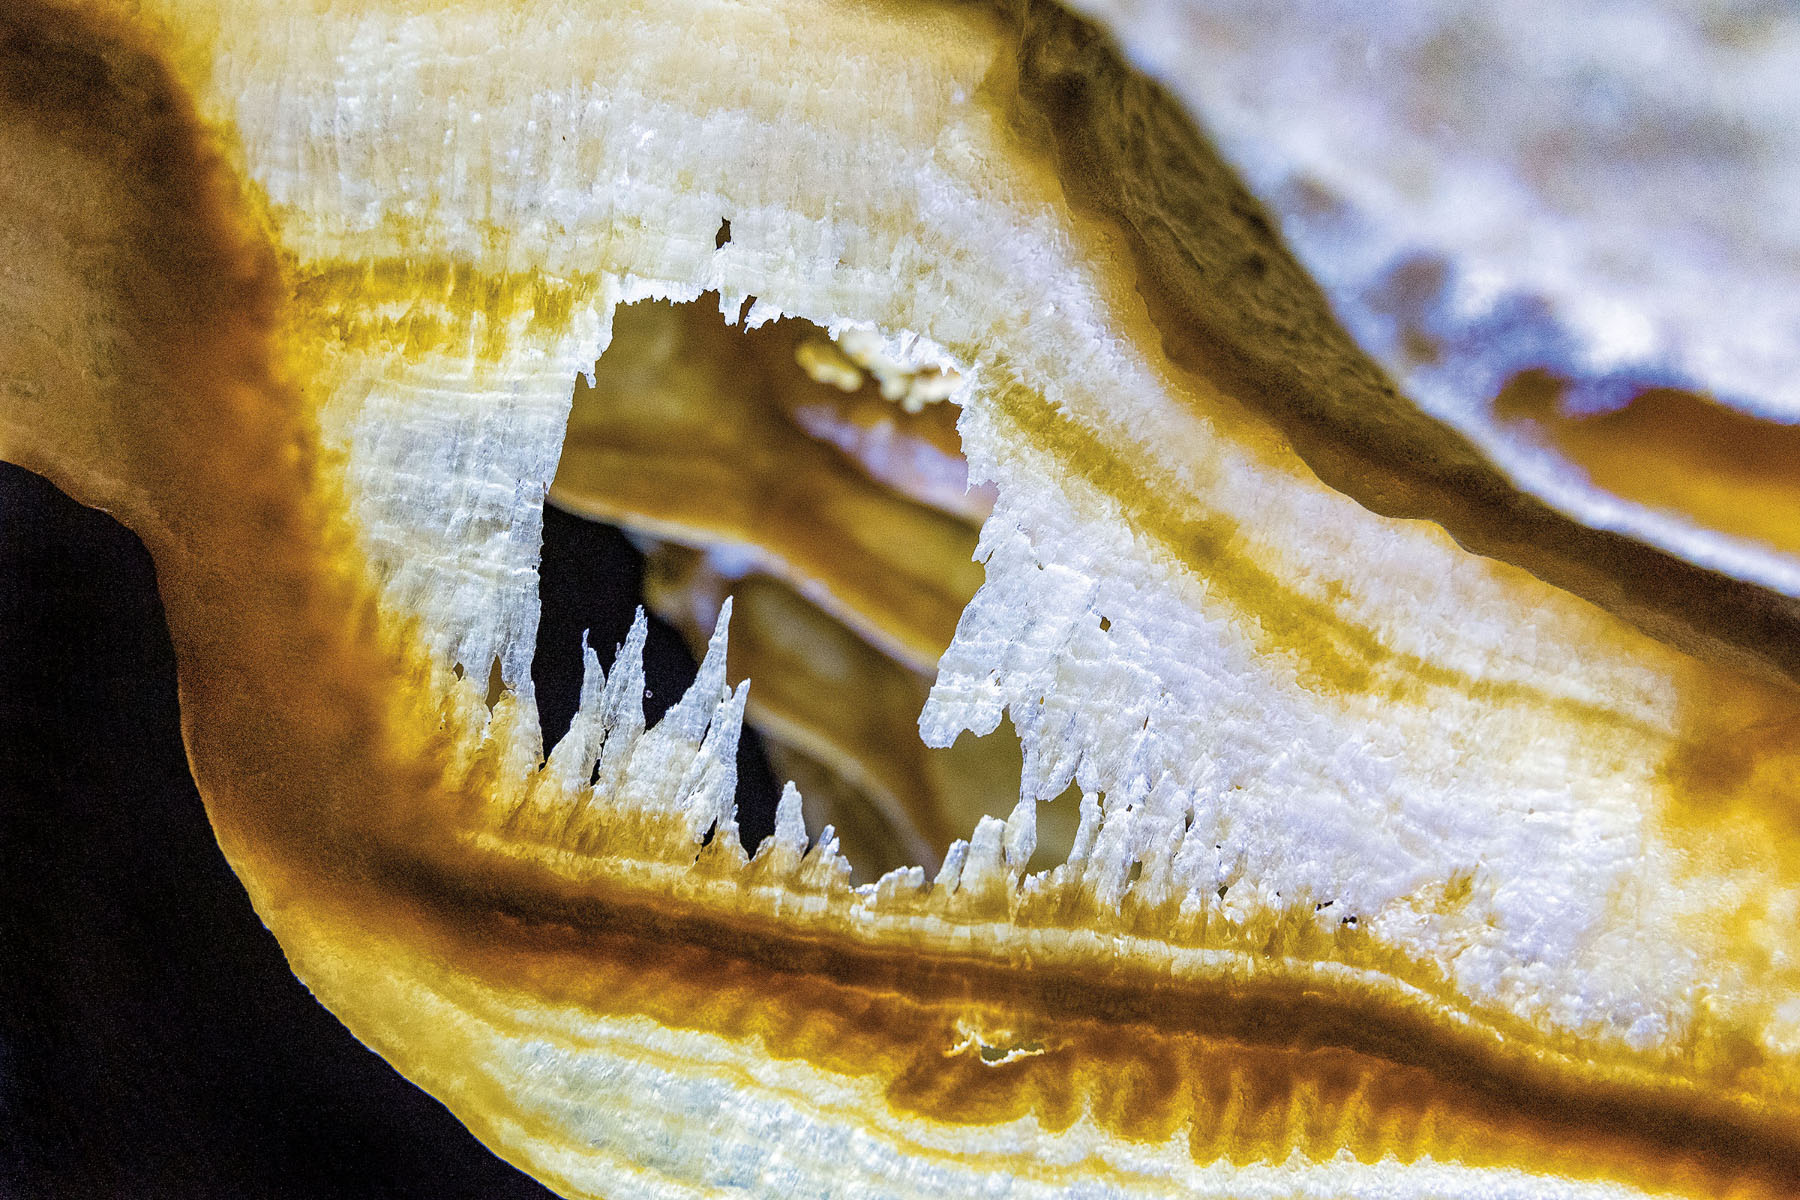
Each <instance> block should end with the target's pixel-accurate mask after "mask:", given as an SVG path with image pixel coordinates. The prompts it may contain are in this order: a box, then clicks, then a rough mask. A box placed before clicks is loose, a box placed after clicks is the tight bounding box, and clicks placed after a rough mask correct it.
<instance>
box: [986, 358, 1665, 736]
mask: <svg viewBox="0 0 1800 1200" xmlns="http://www.w3.org/2000/svg"><path fill="white" fill-rule="evenodd" d="M995 408H996V411H997V412H998V413H999V414H1000V416H1001V417H1002V418H1003V419H1004V420H1005V421H1006V422H1007V423H1008V424H1010V425H1011V426H1012V427H1013V428H1014V429H1015V430H1016V431H1017V434H1018V436H1019V437H1020V438H1021V439H1022V440H1025V441H1027V442H1028V443H1029V444H1030V445H1032V446H1033V447H1034V448H1035V449H1037V450H1039V451H1041V452H1044V453H1047V454H1049V455H1050V456H1051V457H1053V458H1054V459H1055V460H1056V463H1057V465H1058V467H1060V468H1061V469H1062V470H1063V471H1064V472H1065V473H1066V474H1067V475H1069V476H1071V477H1074V478H1079V479H1082V480H1085V481H1086V482H1087V483H1088V484H1090V485H1092V486H1093V487H1094V488H1096V489H1098V490H1099V491H1101V492H1103V493H1104V494H1106V495H1107V496H1109V497H1111V498H1112V499H1113V500H1114V501H1116V502H1117V503H1118V504H1119V505H1120V507H1121V508H1122V509H1123V510H1124V513H1125V515H1126V517H1127V519H1128V520H1129V522H1130V524H1131V527H1132V529H1133V530H1134V531H1135V532H1138V533H1142V534H1144V535H1146V536H1148V537H1150V538H1152V539H1154V540H1155V541H1156V543H1157V544H1158V545H1159V546H1161V547H1162V548H1163V550H1164V551H1166V552H1167V554H1168V555H1169V557H1170V558H1172V559H1173V560H1175V561H1176V562H1178V563H1179V564H1180V565H1181V566H1182V567H1184V568H1185V569H1186V570H1187V571H1188V572H1189V573H1191V574H1193V575H1194V576H1196V577H1198V578H1201V579H1204V580H1205V581H1206V583H1207V587H1208V589H1209V593H1210V594H1211V595H1214V596H1217V597H1219V598H1221V599H1223V600H1224V601H1225V602H1226V603H1228V604H1230V605H1231V606H1232V607H1234V608H1235V609H1237V611H1238V612H1239V613H1241V614H1243V615H1244V616H1246V617H1254V618H1255V620H1254V621H1244V622H1240V628H1243V629H1244V630H1246V632H1247V633H1248V634H1249V635H1250V636H1252V637H1255V638H1257V639H1259V641H1260V642H1261V649H1263V650H1264V651H1265V652H1266V653H1271V654H1282V655H1286V656H1288V657H1289V658H1290V659H1291V660H1292V661H1293V662H1295V663H1296V664H1297V665H1298V666H1299V667H1300V671H1301V678H1302V680H1303V681H1305V682H1307V683H1308V684H1309V685H1310V686H1311V687H1312V688H1313V689H1314V690H1315V691H1317V692H1319V693H1321V694H1324V695H1330V694H1332V693H1333V692H1340V693H1341V692H1373V691H1376V690H1381V691H1383V693H1384V695H1385V696H1386V697H1387V698H1388V699H1390V700H1394V701H1409V702H1414V703H1418V702H1420V701H1422V700H1423V699H1424V694H1423V693H1424V689H1426V688H1431V687H1440V688H1450V689H1454V690H1456V691H1458V692H1461V693H1463V694H1464V695H1467V696H1470V697H1473V698H1475V699H1478V700H1483V701H1487V702H1490V703H1493V704H1522V705H1529V706H1531V707H1534V708H1541V709H1545V710H1547V711H1549V712H1551V713H1554V714H1556V716H1558V717H1559V718H1561V719H1563V720H1565V721H1570V722H1578V723H1580V724H1584V725H1599V726H1603V727H1607V728H1612V729H1620V730H1629V731H1631V732H1634V733H1637V734H1641V735H1643V736H1645V737H1649V738H1655V739H1659V740H1660V739H1661V738H1662V737H1663V736H1664V735H1663V733H1662V732H1661V731H1660V730H1656V729H1653V728H1651V727H1650V726H1648V725H1646V724H1644V723H1643V722H1640V721H1636V720H1633V719H1632V718H1630V717H1628V716H1626V715H1625V714H1623V713H1621V712H1618V711H1617V710H1615V709H1611V708H1607V707H1605V706H1603V705H1598V704H1590V703H1587V702H1585V701H1581V700H1576V699H1574V698H1572V697H1569V696H1560V695H1557V694H1556V693H1554V692H1550V691H1547V690H1545V689H1543V688H1541V687H1537V686H1534V685H1532V684H1529V683H1524V682H1520V681H1517V680H1503V679H1478V678H1476V677H1474V676H1472V675H1469V674H1467V673H1466V672H1461V671H1456V670H1453V669H1451V668H1449V667H1446V666H1444V665H1443V664H1441V663H1437V662H1433V661H1431V660H1430V659H1426V658H1421V657H1420V656H1418V655H1416V654H1409V653H1406V652H1404V651H1400V650H1395V649H1393V648H1392V647H1390V646H1387V645H1385V644H1384V643H1382V641H1381V640H1380V639H1379V638H1377V637H1376V636H1375V635H1374V634H1373V633H1371V632H1369V631H1368V630H1367V629H1365V628H1363V627H1362V626H1360V625H1358V624H1356V623H1355V622H1354V621H1351V620H1349V619H1348V618H1346V617H1344V616H1343V615H1342V614H1341V613H1339V612H1338V611H1337V610H1335V609H1333V608H1332V607H1331V606H1330V605H1329V604H1327V603H1325V602H1323V601H1321V600H1316V599H1313V598H1312V597H1310V596H1306V595H1304V594H1302V593H1301V592H1299V591H1297V590H1295V589H1294V588H1292V587H1289V586H1288V585H1286V584H1284V583H1283V582H1282V581H1281V580H1280V579H1279V578H1278V577H1277V576H1276V575H1275V574H1274V573H1273V572H1271V571H1267V570H1264V569H1263V568H1262V567H1260V566H1258V565H1257V564H1256V563H1255V562H1254V561H1253V560H1252V558H1251V557H1250V556H1249V555H1248V554H1245V553H1243V552H1242V551H1241V550H1240V549H1239V548H1238V546H1239V538H1238V525H1237V523H1236V522H1235V521H1233V520H1232V519H1231V518H1229V517H1226V516H1223V515H1220V514H1218V513H1206V514H1196V513H1191V512H1184V511H1182V510H1181V509H1180V508H1179V507H1177V505H1176V504H1175V503H1173V502H1172V501H1171V500H1170V499H1169V498H1168V497H1169V492H1168V490H1167V489H1166V488H1158V487H1154V486H1152V485H1151V484H1150V483H1149V481H1147V480H1146V479H1145V478H1144V477H1143V475H1142V474H1141V473H1140V472H1138V471H1137V470H1136V469H1135V468H1133V467H1132V466H1131V465H1130V464H1129V463H1128V462H1127V461H1126V460H1125V458H1124V457H1123V456H1122V455H1121V454H1120V453H1119V452H1118V451H1117V450H1116V449H1114V448H1113V447H1112V446H1109V445H1108V444H1107V443H1106V442H1105V441H1103V440H1102V439H1101V438H1100V437H1099V436H1098V435H1096V434H1095V433H1094V432H1092V431H1091V430H1089V429H1086V428H1085V427H1083V426H1082V425H1081V424H1079V423H1078V422H1076V421H1075V420H1073V419H1072V418H1070V417H1068V416H1066V415H1064V414H1063V413H1061V412H1059V411H1057V409H1055V408H1054V407H1053V406H1052V405H1051V404H1050V403H1049V402H1048V401H1046V400H1045V399H1044V398H1043V396H1042V395H1041V394H1039V393H1037V392H1034V391H1032V390H1030V389H1028V388H1025V387H1020V386H1014V387H1012V388H1009V389H1007V390H1006V391H1004V392H1003V393H1002V394H1001V395H1000V396H999V397H998V399H997V400H996V403H995Z"/></svg>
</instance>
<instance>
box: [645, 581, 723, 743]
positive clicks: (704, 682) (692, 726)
mask: <svg viewBox="0 0 1800 1200" xmlns="http://www.w3.org/2000/svg"><path fill="white" fill-rule="evenodd" d="M730 628H731V597H730V596H727V597H725V603H724V604H723V605H721V606H720V607H719V620H718V623H717V624H715V625H714V626H713V633H712V637H711V638H709V639H708V640H707V643H706V655H705V657H704V658H702V659H701V660H700V671H699V673H698V674H697V675H695V676H694V684H693V686H692V687H690V688H688V690H687V691H686V692H685V693H683V695H682V697H681V699H680V700H678V701H676V702H675V704H674V706H673V707H671V708H670V709H669V711H668V712H667V713H665V714H663V719H662V721H661V722H660V724H659V728H666V729H667V730H668V732H670V733H672V734H675V735H677V736H679V737H682V738H684V739H685V740H687V741H688V742H691V743H694V744H698V743H699V741H700V739H701V738H702V737H704V736H705V735H706V727H707V725H708V724H709V723H710V722H711V721H712V716H713V710H714V709H716V708H717V707H718V705H719V701H720V700H721V699H723V698H724V697H725V696H726V695H727V692H726V690H725V654H726V642H727V639H728V636H729V632H730Z"/></svg>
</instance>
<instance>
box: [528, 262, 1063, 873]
mask: <svg viewBox="0 0 1800 1200" xmlns="http://www.w3.org/2000/svg"><path fill="white" fill-rule="evenodd" d="M722 307H724V308H728V309H731V310H733V311H734V314H735V315H738V316H740V317H742V315H743V314H745V313H747V312H748V311H749V309H748V308H747V307H745V306H743V305H736V304H729V303H728V304H725V305H723V306H722V305H721V301H720V299H719V297H718V296H716V295H713V294H707V295H705V296H702V297H701V298H700V299H698V300H696V301H694V302H692V303H687V304H671V303H667V302H660V301H656V302H645V303H639V304H633V305H629V306H626V307H623V308H621V309H619V310H618V311H617V312H616V313H615V315H614V320H613V341H612V343H611V345H610V346H609V348H608V350H607V351H606V353H605V354H604V355H603V356H602V357H601V358H600V360H599V361H598V362H597V363H596V364H595V368H594V376H593V383H592V384H590V383H589V382H588V380H587V378H586V377H585V376H582V377H578V378H577V379H576V382H575V397H574V405H573V411H572V413H571V416H570V420H569V428H568V433H567V436H566V437H565V439H564V444H563V453H562V460H561V463H560V465H559V468H558V471H557V476H556V480H555V483H554V484H553V486H552V489H551V501H552V510H553V511H554V510H555V509H556V508H558V507H560V508H561V509H562V510H564V511H565V512H568V513H574V514H579V515H580V516H584V517H587V518H589V519H590V520H591V521H594V522H601V523H605V524H608V525H611V526H614V527H616V528H617V529H618V530H619V531H622V533H621V534H618V535H613V536H615V537H618V538H619V539H620V540H619V543H618V544H620V545H624V544H626V543H627V541H628V543H629V545H630V546H631V547H632V548H633V549H635V550H637V551H638V552H640V553H642V554H643V556H644V558H643V563H642V567H641V579H640V581H639V584H638V586H637V588H636V589H634V595H633V597H632V600H633V602H635V599H636V595H637V594H641V595H642V597H643V600H644V603H645V604H646V607H647V608H648V609H649V610H650V611H651V612H653V613H654V614H656V615H657V616H658V617H660V618H662V619H663V620H665V621H666V622H668V624H669V626H671V627H672V628H674V629H675V630H678V631H680V633H681V634H682V635H683V636H684V637H685V638H686V640H687V643H688V646H689V648H690V650H692V651H693V652H694V653H696V654H697V653H699V652H700V650H701V649H702V648H703V647H704V644H705V641H706V638H707V636H708V635H709V634H710V633H711V631H712V629H713V625H714V622H715V621H716V619H717V616H718V612H719V609H720V607H721V606H722V605H723V603H724V601H725V599H726V597H727V596H730V597H732V602H733V617H732V623H731V635H730V652H729V658H728V660H727V676H728V679H729V681H730V682H731V683H733V684H736V683H737V682H738V681H739V680H741V679H744V678H746V677H748V678H750V679H751V680H752V684H751V688H750V693H749V708H748V714H747V715H748V718H749V723H750V725H751V726H752V728H754V729H755V730H757V731H758V732H759V733H761V735H762V738H763V742H764V744H765V745H766V747H767V749H768V753H769V757H770V759H771V761H772V763H773V765H774V767H775V769H776V773H777V774H778V775H781V776H784V777H789V778H792V779H794V781H795V782H796V784H798V785H799V787H800V791H801V794H802V796H803V797H804V798H805V801H806V805H805V811H806V816H807V823H808V827H809V832H810V833H812V834H813V835H814V836H817V835H818V834H819V833H820V831H821V830H822V828H823V827H824V826H825V825H827V824H829V825H832V826H834V827H835V829H836V830H837V833H838V836H839V838H840V843H841V851H842V853H843V854H844V855H845V857H846V858H847V859H848V860H849V861H850V864H851V868H852V874H853V877H855V878H858V879H861V880H871V879H874V878H876V877H878V876H879V875H880V874H882V873H883V872H885V871H886V870H889V869H891V868H893V867H897V866H904V865H915V864H916V865H920V866H924V867H926V868H927V869H928V870H936V869H937V867H938V866H939V865H940V863H941V861H942V858H943V855H944V853H945V851H946V850H947V849H948V847H949V845H950V843H951V842H952V841H953V840H955V839H956V838H960V837H967V836H968V835H969V833H970V831H971V830H972V829H973V828H974V825H975V822H976V821H977V820H978V819H979V818H980V817H981V816H983V815H992V816H997V817H1002V818H1004V817H1005V816H1006V815H1007V814H1008V813H1010V812H1011V811H1012V809H1013V807H1014V805H1015V804H1016V803H1017V801H1018V795H1019V781H1020V774H1021V765H1022V764H1021V756H1020V750H1019V742H1018V738H1017V736H1016V735H1015V734H1014V733H1013V731H1012V729H1011V726H1010V725H1006V726H1005V727H1004V728H1003V729H1000V730H997V731H996V732H995V733H994V734H991V735H989V736H987V737H984V738H976V737H973V736H972V735H971V736H965V737H963V738H961V739H959V740H958V742H957V743H956V744H955V745H954V746H952V747H950V748H948V749H944V750H933V749H928V748H927V747H926V746H925V745H924V743H923V741H922V740H921V739H920V736H919V732H918V719H919V713H920V711H921V709H922V708H923V707H924V703H925V698H926V695H927V693H928V691H929V688H930V683H931V679H932V677H933V676H934V674H935V671H936V663H937V659H938V657H939V656H940V655H941V654H942V653H943V651H944V649H945V648H946V647H947V646H948V645H949V642H950V639H951V636H952V634H953V633H954V632H955V628H956V623H957V620H958V618H959V617H960V616H961V613H962V610H963V608H964V607H965V606H966V605H967V604H968V602H969V600H970V599H971V598H972V597H973V595H974V593H975V589H976V588H977V587H978V586H979V585H980V583H981V582H982V568H981V566H980V565H979V564H978V563H976V562H975V561H974V555H975V548H976V541H977V537H978V534H979V529H980V522H981V521H982V519H984V518H985V517H986V515H987V514H988V513H989V512H990V511H991V509H992V505H993V498H992V494H991V492H990V491H989V490H987V489H985V488H982V487H974V488H971V487H970V486H969V485H968V474H967V465H966V463H965V462H964V460H963V457H962V448H961V439H960V436H959V435H958V433H957V430H956V418H957V415H958V412H959V410H958V409H957V407H956V405H955V401H954V397H955V395H956V392H957V389H958V388H959V386H960V385H961V382H962V381H961V378H960V376H959V375H958V374H957V373H956V371H955V369H954V368H953V367H952V366H951V365H950V364H948V363H947V362H943V361H931V360H930V358H929V355H918V356H915V357H914V358H912V359H911V360H907V359H905V358H904V357H903V353H902V352H900V351H897V350H896V349H895V346H894V344H893V343H890V342H887V341H884V340H883V339H882V338H881V337H879V336H878V335H876V334H874V333H873V332H869V331H865V330H860V329H856V328H850V329H845V330H840V331H839V332H838V334H837V336H836V337H835V338H834V337H832V336H829V335H828V334H827V332H826V331H825V330H823V329H821V328H819V327H818V326H816V325H813V324H811V323H809V322H806V321H800V320H794V319H789V318H783V319H779V320H775V321H772V322H766V323H762V324H758V325H756V326H754V327H745V326H744V325H742V324H741V323H739V324H735V325H734V324H728V323H727V320H726V318H724V317H722V316H721V315H720V313H721V308H722ZM909 344H913V345H916V343H909ZM555 523H556V524H557V525H559V526H560V525H561V524H562V520H561V517H560V514H559V515H558V519H557V521H556V522H555ZM546 529H547V533H546V539H547V542H548V539H549V536H550V533H549V530H550V529H551V524H550V523H549V520H548V519H547V525H546ZM548 559H549V551H548V549H547V557H546V567H545V570H546V573H547V574H549V573H550V572H551V571H552V570H553V569H561V568H553V567H552V565H551V564H550V562H549V560H548ZM546 586H548V584H547V585H546ZM547 603H548V602H547ZM628 620H629V609H626V610H625V615H624V616H622V617H620V618H617V619H616V621H615V624H616V625H617V629H618V631H619V632H618V633H617V635H616V636H615V635H612V634H609V635H608V638H610V639H611V640H608V638H603V637H601V636H600V634H599V633H598V632H596V633H595V634H594V635H593V636H592V637H591V638H590V641H591V642H592V644H593V645H594V647H595V649H596V651H598V652H601V653H602V655H603V656H604V653H605V651H606V650H609V649H610V648H611V646H612V645H613V643H614V641H616V640H617V637H619V636H623V632H622V631H623V630H624V628H625V623H626V622H628ZM546 623H548V622H546ZM578 637H579V631H575V634H574V638H576V639H578ZM552 644H555V643H552ZM571 644H574V642H573V641H571ZM556 653H557V654H558V655H560V654H561V651H560V650H558V651H556ZM568 657H569V660H570V662H569V664H568V665H566V666H563V667H559V670H565V671H567V672H568V673H569V675H570V679H571V680H576V679H577V677H578V675H579V668H578V666H576V665H574V663H575V659H576V657H577V656H575V655H573V654H571V655H569V656H568ZM541 686H542V684H541V682H540V687H541ZM576 686H578V682H572V683H570V684H568V685H567V687H568V688H570V689H572V688H574V687H576ZM651 690H652V691H659V690H661V689H659V688H658V687H657V685H656V684H654V683H653V684H652V685H651ZM564 694H565V696H572V695H573V691H572V690H567V691H565V693H564ZM667 695H668V697H669V698H670V699H673V697H674V696H676V695H679V691H678V690H674V691H670V692H668V693H667ZM570 708H572V704H571V705H570ZM651 715H652V716H653V717H654V715H655V713H654V712H652V713H651ZM567 720H568V718H567V715H566V711H565V710H562V709H559V710H558V711H557V714H556V722H557V723H555V724H553V720H552V717H551V715H550V714H549V713H548V712H547V713H546V715H545V718H544V726H545V735H546V743H547V744H553V740H554V736H555V734H556V733H557V732H559V731H560V729H561V728H564V727H566V724H567ZM745 778H746V776H743V775H741V776H740V779H741V780H743V779H745ZM740 804H741V805H743V804H746V800H745V798H744V797H742V796H741V797H740ZM746 806H747V805H746ZM771 811H772V810H771ZM1078 818H1079V813H1078V799H1077V798H1076V797H1075V795H1074V792H1073V789H1071V794H1070V795H1069V796H1068V797H1064V798H1059V799H1058V800H1057V801H1053V802H1051V803H1050V804H1049V805H1047V806H1040V812H1039V818H1038V821H1039V835H1038V843H1037V845H1038V849H1037V851H1036V853H1035V854H1034V856H1033V859H1032V862H1031V864H1030V866H1031V869H1043V868H1045V867H1048V866H1052V865H1055V864H1056V863H1058V862H1061V861H1062V860H1063V858H1064V857H1065V856H1066V854H1067V851H1068V849H1069V847H1070V845H1071V844H1072V843H1073V841H1074V834H1075V828H1076V825H1077V823H1078ZM740 823H741V825H742V827H743V832H744V835H745V839H746V843H747V844H754V839H755V836H756V835H755V834H754V833H753V832H752V830H753V826H752V825H751V824H750V823H749V822H746V821H744V819H743V817H742V816H740Z"/></svg>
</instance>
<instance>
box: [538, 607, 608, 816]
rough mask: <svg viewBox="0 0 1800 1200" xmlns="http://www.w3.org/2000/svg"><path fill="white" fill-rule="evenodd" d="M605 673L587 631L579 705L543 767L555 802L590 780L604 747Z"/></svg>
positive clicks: (583, 636) (585, 632)
mask: <svg viewBox="0 0 1800 1200" xmlns="http://www.w3.org/2000/svg"><path fill="white" fill-rule="evenodd" d="M605 688H606V672H605V671H604V670H603V669H602V668H601V666H600V656H599V655H597V654H595V653H594V651H593V648H592V647H590V646H589V645H588V635H587V631H585V630H583V631H582V634H581V702H580V704H578V705H577V706H576V709H575V716H574V717H573V718H572V719H571V720H570V721H569V729H568V732H567V733H565V734H563V736H562V740H561V741H559V742H557V743H556V748H555V749H554V750H552V751H551V752H550V759H549V761H548V762H547V763H545V765H544V771H543V783H544V786H547V787H549V788H550V789H551V791H552V793H553V795H554V796H556V797H558V798H562V797H568V796H573V795H574V794H575V793H576V792H577V791H579V790H581V789H582V788H584V787H585V786H586V785H587V783H588V780H589V779H590V778H591V777H592V776H593V771H594V764H595V763H596V762H597V761H598V760H599V758H600V752H601V750H602V748H603V747H604V746H605V744H606V733H607V729H606V714H605V711H604V709H603V697H604V695H605Z"/></svg>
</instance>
